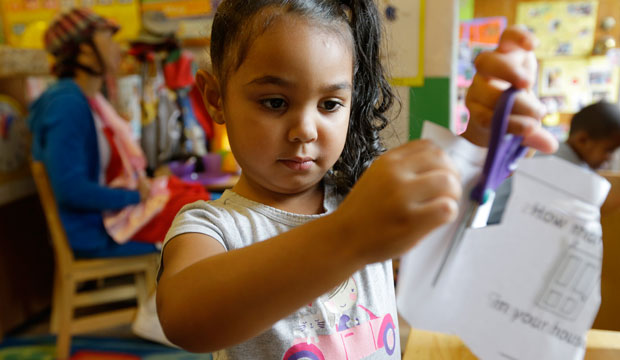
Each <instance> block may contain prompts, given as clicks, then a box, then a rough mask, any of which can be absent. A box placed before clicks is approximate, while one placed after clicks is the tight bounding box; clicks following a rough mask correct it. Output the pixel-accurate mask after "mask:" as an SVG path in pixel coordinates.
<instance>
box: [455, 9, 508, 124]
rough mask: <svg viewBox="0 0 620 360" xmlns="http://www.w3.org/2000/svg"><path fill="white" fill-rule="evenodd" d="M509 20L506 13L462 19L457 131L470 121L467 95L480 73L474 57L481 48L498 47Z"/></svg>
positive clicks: (486, 49)
mask: <svg viewBox="0 0 620 360" xmlns="http://www.w3.org/2000/svg"><path fill="white" fill-rule="evenodd" d="M506 24H507V20H506V18H505V17H503V16H498V17H489V18H479V19H472V20H466V21H461V23H460V27H459V50H458V65H457V80H456V86H457V102H456V109H455V110H456V111H455V117H456V119H455V121H454V124H455V130H456V133H457V134H461V133H462V132H463V131H465V129H466V128H467V123H468V121H469V111H468V110H467V107H466V106H465V95H466V94H467V89H468V88H469V86H470V85H471V82H472V79H473V78H474V74H475V73H476V69H475V67H474V59H475V58H476V56H478V54H480V53H481V52H483V51H490V50H493V49H495V48H496V47H497V44H498V43H499V38H500V37H501V35H502V32H503V31H504V29H506Z"/></svg>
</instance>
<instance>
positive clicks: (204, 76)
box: [196, 70, 224, 124]
mask: <svg viewBox="0 0 620 360" xmlns="http://www.w3.org/2000/svg"><path fill="white" fill-rule="evenodd" d="M196 85H197V86H198V89H200V93H201V94H202V100H203V101H204V103H205V107H206V108H207V111H208V112H209V115H210V116H211V118H212V119H213V121H215V123H217V124H224V111H223V105H222V104H223V103H222V93H221V92H220V86H219V82H218V81H217V79H216V78H215V77H214V76H213V75H211V74H210V73H208V72H206V71H204V70H198V72H197V73H196Z"/></svg>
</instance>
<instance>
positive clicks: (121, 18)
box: [0, 0, 140, 49]
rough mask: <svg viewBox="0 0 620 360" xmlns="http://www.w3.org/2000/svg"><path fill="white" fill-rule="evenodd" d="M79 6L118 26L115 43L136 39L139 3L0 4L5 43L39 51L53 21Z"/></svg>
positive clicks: (54, 0)
mask: <svg viewBox="0 0 620 360" xmlns="http://www.w3.org/2000/svg"><path fill="white" fill-rule="evenodd" d="M78 6H83V7H88V8H91V9H92V10H93V11H94V12H95V13H97V14H99V15H101V16H104V17H106V18H109V19H112V20H114V21H116V22H117V23H118V24H120V25H121V29H120V31H119V32H118V33H117V34H116V38H117V39H118V40H121V41H123V40H128V39H132V38H135V37H136V36H137V34H138V32H139V30H140V1H139V0H0V13H2V14H3V19H2V22H3V26H4V36H5V38H6V42H7V43H8V44H9V45H11V46H15V47H19V48H30V49H42V48H43V34H44V33H45V30H46V29H47V27H48V26H49V24H50V23H51V22H52V21H53V20H54V18H55V17H56V16H57V15H58V14H59V13H61V12H63V11H67V10H69V9H71V8H73V7H78Z"/></svg>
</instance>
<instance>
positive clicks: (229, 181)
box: [154, 165, 239, 192]
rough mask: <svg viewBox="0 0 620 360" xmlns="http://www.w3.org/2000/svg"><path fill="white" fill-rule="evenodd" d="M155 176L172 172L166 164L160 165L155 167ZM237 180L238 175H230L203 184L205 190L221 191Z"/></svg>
mask: <svg viewBox="0 0 620 360" xmlns="http://www.w3.org/2000/svg"><path fill="white" fill-rule="evenodd" d="M154 175H155V176H166V175H172V172H171V171H170V168H168V166H167V165H162V166H160V167H159V168H157V170H155V174H154ZM237 181H239V175H236V174H235V175H231V176H230V177H229V178H227V179H226V180H225V181H223V182H221V183H215V184H209V185H205V189H207V191H212V192H222V191H224V190H226V189H230V188H232V187H233V186H234V185H235V184H236V183H237Z"/></svg>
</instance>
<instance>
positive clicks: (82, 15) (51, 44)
mask: <svg viewBox="0 0 620 360" xmlns="http://www.w3.org/2000/svg"><path fill="white" fill-rule="evenodd" d="M98 29H109V30H112V32H117V31H118V30H119V29H120V27H119V26H118V24H116V23H115V22H113V21H111V20H108V19H106V18H103V17H101V16H99V15H97V14H95V13H94V12H92V11H91V10H89V9H87V8H75V9H72V10H71V11H69V12H67V13H64V14H62V15H61V16H60V17H59V18H57V19H56V20H55V21H54V22H53V23H52V25H50V27H49V28H48V29H47V30H46V31H45V35H44V40H43V41H44V44H45V49H46V50H47V51H48V52H49V53H51V54H52V55H54V56H57V57H58V56H59V55H61V54H62V52H63V51H64V50H66V49H67V48H68V47H72V46H76V45H78V44H80V43H82V42H83V41H86V40H88V39H90V38H91V36H92V35H93V32H94V31H95V30H98Z"/></svg>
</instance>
